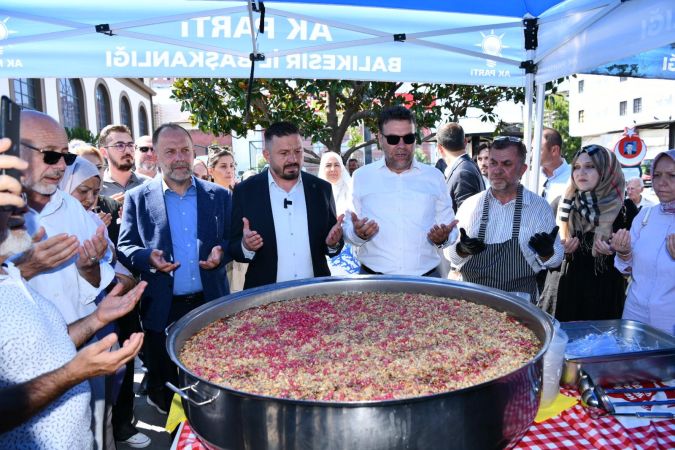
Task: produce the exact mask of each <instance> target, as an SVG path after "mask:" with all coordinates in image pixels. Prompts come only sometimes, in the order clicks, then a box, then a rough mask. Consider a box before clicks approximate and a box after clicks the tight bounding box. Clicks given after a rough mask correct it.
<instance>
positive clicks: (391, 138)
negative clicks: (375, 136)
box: [384, 133, 415, 145]
mask: <svg viewBox="0 0 675 450" xmlns="http://www.w3.org/2000/svg"><path fill="white" fill-rule="evenodd" d="M384 137H385V138H386V139H387V144H389V145H397V144H398V143H399V142H401V139H403V143H405V144H408V145H410V144H412V143H413V142H415V133H409V134H406V135H405V136H399V135H397V134H390V135H386V134H385V135H384Z"/></svg>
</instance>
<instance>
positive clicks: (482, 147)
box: [478, 142, 491, 153]
mask: <svg viewBox="0 0 675 450" xmlns="http://www.w3.org/2000/svg"><path fill="white" fill-rule="evenodd" d="M490 145H491V143H490V142H481V143H480V145H479V146H478V153H480V152H482V151H483V150H490Z"/></svg>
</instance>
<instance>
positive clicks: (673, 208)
mask: <svg viewBox="0 0 675 450" xmlns="http://www.w3.org/2000/svg"><path fill="white" fill-rule="evenodd" d="M666 157H670V159H672V160H673V162H675V148H671V149H670V150H666V151H665V152H661V153H659V154H658V155H656V158H654V162H653V163H652V172H653V171H654V169H655V168H656V164H657V163H658V162H659V160H660V159H661V158H666ZM661 211H663V212H664V213H666V214H675V200H673V201H671V202H668V203H663V202H662V203H661Z"/></svg>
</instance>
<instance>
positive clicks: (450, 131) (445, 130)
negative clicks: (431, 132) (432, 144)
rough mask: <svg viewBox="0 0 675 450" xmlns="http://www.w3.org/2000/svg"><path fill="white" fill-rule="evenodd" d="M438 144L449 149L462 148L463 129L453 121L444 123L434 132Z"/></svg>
mask: <svg viewBox="0 0 675 450" xmlns="http://www.w3.org/2000/svg"><path fill="white" fill-rule="evenodd" d="M436 142H437V143H438V145H440V146H441V147H443V148H444V149H446V150H449V151H455V150H464V148H465V147H466V145H465V143H464V129H463V128H462V126H461V125H460V124H458V123H455V122H450V123H446V124H445V125H441V127H440V128H439V129H438V131H437V132H436Z"/></svg>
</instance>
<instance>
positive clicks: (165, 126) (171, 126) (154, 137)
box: [152, 122, 192, 151]
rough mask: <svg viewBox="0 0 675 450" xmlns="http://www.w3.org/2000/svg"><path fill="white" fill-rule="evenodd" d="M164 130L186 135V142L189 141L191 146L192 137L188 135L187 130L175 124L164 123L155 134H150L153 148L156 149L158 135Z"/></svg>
mask: <svg viewBox="0 0 675 450" xmlns="http://www.w3.org/2000/svg"><path fill="white" fill-rule="evenodd" d="M164 130H180V131H182V132H183V133H185V134H186V136H187V137H188V140H189V141H190V144H192V136H190V133H189V132H188V130H186V129H185V128H183V127H181V126H180V125H178V124H177V123H173V122H171V123H164V124H162V125H160V126H159V128H157V129H156V130H155V132H154V133H152V146H153V147H157V141H158V140H159V135H160V134H161V133H162V131H164ZM155 151H156V150H155Z"/></svg>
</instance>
